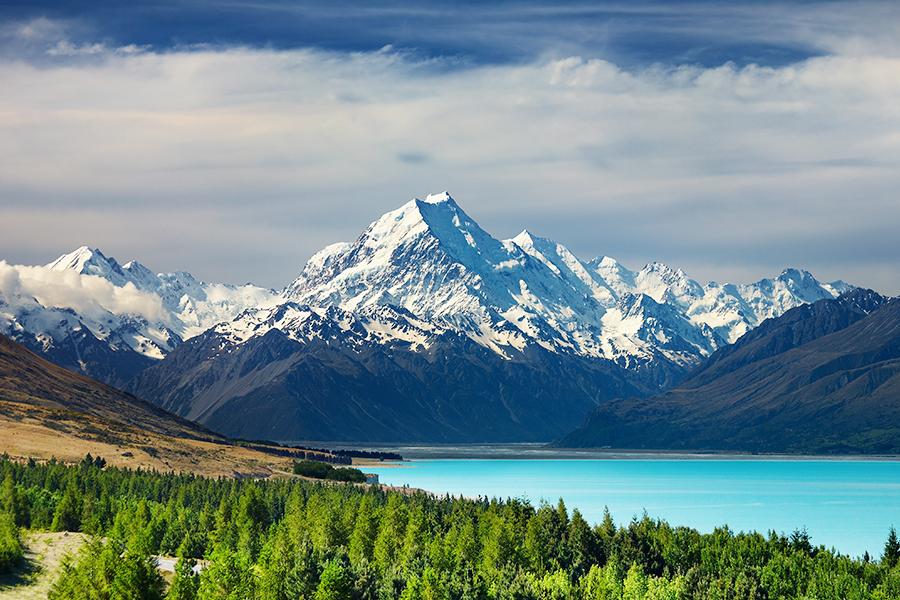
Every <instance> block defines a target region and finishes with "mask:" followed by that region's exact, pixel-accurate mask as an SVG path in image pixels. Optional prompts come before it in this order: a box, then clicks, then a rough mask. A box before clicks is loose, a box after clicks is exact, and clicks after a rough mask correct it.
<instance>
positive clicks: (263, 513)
mask: <svg viewBox="0 0 900 600" xmlns="http://www.w3.org/2000/svg"><path fill="white" fill-rule="evenodd" d="M0 481H2V484H0V550H2V548H3V547H5V546H6V544H7V542H6V540H11V541H10V542H9V543H10V544H11V545H12V546H11V547H13V548H16V547H17V548H18V549H19V550H18V552H21V545H17V541H18V529H17V527H16V523H17V522H22V523H30V525H31V527H33V528H43V529H65V530H68V529H81V530H83V531H88V532H90V533H92V534H95V535H96V537H95V538H94V539H93V541H91V542H90V543H88V544H87V545H86V546H85V547H84V549H82V551H81V552H79V554H78V555H77V556H74V557H70V558H68V559H67V560H66V561H65V563H64V566H63V568H62V570H61V573H60V576H59V578H58V579H57V581H56V582H55V583H54V585H53V588H52V591H51V595H50V597H51V598H54V599H62V598H67V599H68V598H72V599H75V600H80V599H86V598H91V599H95V598H96V599H103V600H105V599H114V598H115V599H125V598H161V597H162V595H163V587H164V586H163V582H162V580H161V579H160V577H159V574H158V573H157V570H156V568H155V565H154V561H153V559H152V558H151V557H152V556H154V555H160V554H165V555H171V554H176V555H177V556H179V557H180V560H179V562H178V564H177V567H176V574H175V576H174V578H173V580H172V583H171V585H170V587H169V590H168V593H167V598H169V599H170V600H195V599H197V600H254V599H259V600H295V599H297V598H304V599H308V600H311V599H331V598H340V599H347V600H393V599H397V598H404V599H419V598H422V599H428V600H457V599H459V600H461V599H464V598H465V599H471V600H543V599H584V600H626V599H628V600H687V599H697V600H775V599H796V600H801V599H804V600H805V599H813V598H815V599H817V600H831V599H834V600H838V599H840V600H857V599H860V600H861V599H871V600H887V599H889V598H890V599H897V598H900V557H898V554H900V549H898V543H897V536H896V534H895V533H893V532H892V533H891V534H889V536H888V541H887V543H886V545H885V552H884V557H883V559H882V560H881V561H880V562H871V561H866V560H854V559H851V558H848V557H846V556H842V555H839V554H835V553H834V552H832V551H829V550H826V549H825V548H822V547H816V546H814V545H813V543H812V540H810V538H809V536H808V535H807V534H806V533H805V532H804V531H802V530H798V531H796V532H794V533H793V534H791V535H788V536H784V535H777V534H774V533H771V534H769V535H768V536H764V535H760V534H757V533H750V534H743V533H741V534H735V533H733V532H732V531H730V530H729V529H728V528H720V529H717V530H715V531H713V532H712V533H707V534H703V533H700V532H698V531H695V530H693V529H689V528H685V527H672V526H670V525H668V524H667V523H665V522H662V521H659V520H654V519H652V518H650V517H649V516H646V515H644V516H643V517H641V518H636V519H633V520H632V521H631V522H630V523H628V524H626V525H625V526H617V525H616V524H615V523H614V522H613V520H612V517H611V516H609V514H608V513H607V514H606V515H605V516H604V518H603V520H602V521H601V522H600V523H599V524H597V525H594V526H592V525H591V524H589V523H588V522H587V521H585V519H584V518H583V517H582V516H581V515H580V514H579V513H578V512H577V511H574V512H572V513H570V512H569V511H568V510H567V509H566V507H565V505H564V504H562V503H559V504H557V505H556V506H552V505H541V506H538V507H534V506H532V505H530V504H529V503H527V502H523V501H520V500H507V501H499V500H489V499H485V498H478V499H466V498H449V497H443V498H441V497H436V496H432V495H429V494H425V493H421V492H408V493H399V492H392V491H386V490H384V489H382V488H378V487H374V486H368V487H362V486H354V485H331V484H323V483H316V482H309V481H304V480H299V479H273V480H266V481H254V480H232V479H208V478H202V477H196V476H191V475H175V474H159V473H154V472H148V471H140V470H137V471H132V470H124V469H116V468H112V467H108V466H106V465H105V464H103V463H102V461H98V460H97V459H96V458H93V457H92V458H91V460H89V461H88V460H87V459H86V460H85V461H84V462H82V463H81V464H79V465H78V466H76V467H66V466H63V465H60V464H57V463H55V462H52V461H51V462H50V463H48V464H44V465H38V464H36V463H31V464H28V465H23V464H19V463H14V462H11V461H8V460H0ZM13 555H15V552H14V553H13ZM18 556H21V554H18ZM194 564H198V565H200V567H202V572H201V573H200V575H199V576H197V575H194V574H193V572H192V567H193V565H194Z"/></svg>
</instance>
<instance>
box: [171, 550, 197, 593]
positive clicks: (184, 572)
mask: <svg viewBox="0 0 900 600" xmlns="http://www.w3.org/2000/svg"><path fill="white" fill-rule="evenodd" d="M196 564H197V561H195V560H194V559H192V558H179V559H178V562H177V563H175V577H174V578H173V579H172V585H171V586H169V591H168V593H167V594H166V600H196V598H197V590H198V588H199V587H200V578H199V577H198V576H197V574H196V573H194V567H195V566H196Z"/></svg>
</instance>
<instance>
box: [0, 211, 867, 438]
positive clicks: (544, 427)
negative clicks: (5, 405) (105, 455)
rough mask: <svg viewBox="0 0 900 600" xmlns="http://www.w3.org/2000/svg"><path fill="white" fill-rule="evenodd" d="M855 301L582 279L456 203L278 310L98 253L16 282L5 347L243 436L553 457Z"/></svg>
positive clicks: (400, 228)
mask: <svg viewBox="0 0 900 600" xmlns="http://www.w3.org/2000/svg"><path fill="white" fill-rule="evenodd" d="M95 288H96V290H95ZM73 289H74V290H76V291H77V294H75V293H74V292H73ZM850 289H852V286H850V285H848V284H846V283H844V282H840V281H837V282H832V283H822V282H819V281H817V280H816V279H815V278H814V277H813V276H812V275H811V274H809V273H807V272H805V271H801V270H797V269H786V270H785V271H783V272H782V273H781V274H779V275H777V276H776V277H773V278H771V279H763V280H760V281H757V282H755V283H750V284H743V285H736V284H718V283H715V282H710V283H707V284H705V285H703V284H700V283H699V282H697V281H695V280H693V279H691V278H689V277H688V276H687V275H686V274H685V273H684V272H683V271H681V270H680V269H672V268H670V267H668V266H666V265H664V264H661V263H650V264H648V265H646V266H645V267H643V268H642V269H640V270H638V271H632V270H629V269H627V268H626V267H625V266H623V265H621V264H620V263H619V262H617V261H616V260H614V259H612V258H609V257H598V258H596V259H594V260H590V261H583V260H580V259H578V258H577V257H576V256H575V255H574V254H573V253H572V252H570V251H569V250H568V249H567V248H566V247H565V246H563V245H561V244H559V243H556V242H553V241H551V240H548V239H544V238H540V237H538V236H535V235H533V234H531V233H530V232H528V231H523V232H522V233H521V234H519V235H518V236H516V237H514V238H512V239H508V240H498V239H496V238H494V237H493V236H491V235H490V234H489V233H487V232H486V231H485V230H483V229H482V228H481V227H480V226H479V225H478V224H477V223H476V222H475V221H474V220H473V219H472V218H471V217H470V216H469V215H467V214H466V213H465V212H464V211H463V210H462V208H461V207H460V206H459V205H458V204H457V203H456V201H455V200H454V199H453V198H452V197H451V196H450V195H449V194H447V193H441V194H434V195H430V196H427V197H426V198H425V199H414V200H412V201H410V202H408V203H406V204H404V205H403V206H401V207H400V208H398V209H396V210H394V211H391V212H388V213H387V214H385V215H383V216H382V217H380V218H379V219H377V220H376V221H374V222H373V223H372V224H370V225H369V226H368V227H367V228H366V229H365V230H364V231H363V232H362V234H361V235H360V236H359V237H358V238H357V239H356V240H355V241H353V242H352V243H338V244H333V245H330V246H328V247H326V248H324V249H323V250H321V251H320V252H318V253H316V254H315V255H314V256H313V257H312V258H311V259H310V260H309V261H308V262H307V263H306V265H305V266H304V267H303V269H302V270H301V272H300V274H299V276H298V277H297V278H296V279H295V280H294V281H293V282H291V283H290V284H288V285H287V286H286V287H285V288H284V289H282V290H281V291H279V292H275V291H272V290H266V289H263V288H259V287H256V286H251V285H245V286H230V285H224V284H207V283H202V282H199V281H198V280H196V279H195V278H193V277H192V276H190V275H189V274H187V273H173V274H160V275H155V274H153V273H152V272H151V271H150V270H149V269H147V268H146V267H143V266H142V265H140V264H139V263H136V262H135V261H131V262H129V263H126V264H125V265H119V264H118V263H117V262H116V261H115V260H114V259H112V258H108V257H106V256H104V255H103V254H102V253H101V252H100V251H99V250H92V249H90V248H81V249H79V250H77V251H76V252H74V253H72V254H69V255H65V256H63V257H60V258H59V259H58V260H56V261H54V262H53V263H50V264H49V265H46V266H45V267H11V266H9V265H5V263H0V332H5V333H7V334H8V335H10V336H11V337H13V338H15V339H17V340H19V341H21V342H22V343H24V344H26V345H27V346H29V347H30V348H32V349H35V350H36V351H39V352H41V353H43V354H44V355H45V356H47V357H48V358H49V359H51V360H53V361H54V362H57V363H58V364H61V365H63V366H66V367H68V368H73V369H76V370H80V371H81V372H84V373H87V374H90V375H92V376H95V377H97V378H99V379H102V380H104V381H106V382H109V383H112V384H114V385H117V386H120V387H123V386H124V387H126V388H127V389H128V390H130V391H132V392H134V393H136V394H137V395H139V396H141V397H144V398H147V399H149V400H151V401H153V402H155V403H157V404H158V405H160V406H162V407H164V408H166V409H167V410H171V411H173V412H175V413H176V414H179V415H181V416H185V417H188V418H191V419H194V420H196V421H198V422H200V423H203V424H205V425H207V426H209V427H211V428H213V429H215V430H217V431H220V432H222V433H225V434H228V435H236V436H242V437H260V438H268V439H310V438H312V439H333V440H339V439H344V440H346V439H353V440H372V441H447V442H451V441H520V440H547V439H550V438H553V437H558V436H560V435H562V434H564V433H565V432H566V431H568V430H571V429H572V428H574V427H576V426H577V425H578V424H579V423H581V422H582V420H583V419H584V417H585V415H587V414H588V413H589V412H590V411H591V410H592V409H593V408H594V407H595V406H596V405H597V404H598V403H601V402H604V401H606V400H610V399H613V398H618V397H623V396H634V397H640V396H646V395H652V394H654V393H657V392H658V391H659V390H661V389H665V388H668V387H671V386H673V385H676V384H677V383H678V382H680V381H681V379H682V378H683V377H684V376H685V374H686V373H688V372H689V371H690V370H691V369H693V368H695V367H697V366H698V365H700V364H702V363H703V361H704V360H706V358H707V357H709V356H710V355H712V354H713V353H715V352H716V351H717V350H719V349H722V348H725V347H727V346H728V345H729V344H732V343H734V342H735V341H736V340H738V339H739V338H740V337H741V336H743V335H744V334H746V333H747V332H748V331H751V330H752V329H754V328H755V327H757V326H759V325H760V323H763V322H764V321H765V320H766V319H769V318H772V317H777V316H779V315H781V314H783V313H784V312H785V311H788V310H790V309H792V308H795V307H798V306H801V305H804V304H808V303H812V302H816V301H819V300H822V299H833V298H836V297H837V296H839V295H840V294H841V293H843V292H846V291H848V290H850ZM61 290H62V292H65V293H62V292H61ZM73 294H74V296H75V299H74V300H73V299H71V298H70V297H69V296H70V295H73Z"/></svg>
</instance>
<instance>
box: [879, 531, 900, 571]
mask: <svg viewBox="0 0 900 600" xmlns="http://www.w3.org/2000/svg"><path fill="white" fill-rule="evenodd" d="M881 561H882V562H883V563H884V564H886V565H887V566H889V567H893V566H894V565H896V564H897V562H898V561H900V541H897V530H896V529H894V528H893V527H891V530H890V532H888V539H887V542H885V544H884V556H883V557H882V559H881Z"/></svg>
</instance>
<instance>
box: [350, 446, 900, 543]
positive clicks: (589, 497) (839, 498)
mask: <svg viewBox="0 0 900 600" xmlns="http://www.w3.org/2000/svg"><path fill="white" fill-rule="evenodd" d="M365 470H366V471H368V472H373V473H378V475H379V476H380V478H381V481H382V483H387V484H392V485H404V484H408V485H410V486H411V487H416V488H422V489H425V490H429V491H432V492H437V493H440V494H443V493H450V494H452V495H464V496H469V497H476V496H479V495H482V496H490V497H500V498H509V497H512V498H524V499H529V500H531V501H532V502H534V503H537V502H540V501H541V500H546V501H548V502H551V503H556V501H557V500H558V499H559V498H563V500H565V502H566V505H567V506H568V507H569V509H570V510H571V509H573V508H578V509H579V510H581V512H582V514H584V516H585V518H587V519H588V521H589V522H592V523H594V522H597V521H599V520H600V519H601V518H602V516H603V509H604V507H605V506H607V507H609V510H610V512H611V513H612V516H613V518H614V519H615V520H616V521H617V522H619V523H627V522H628V521H629V520H630V519H631V518H632V517H633V516H640V515H641V514H642V513H643V512H644V511H645V510H646V511H647V513H648V514H649V515H650V516H651V517H659V518H662V519H665V520H667V521H668V522H669V523H671V524H672V525H688V526H691V527H695V528H697V529H699V530H700V531H704V532H708V531H711V530H712V529H713V528H714V527H716V526H719V525H725V524H727V525H728V526H729V527H731V529H732V530H734V531H750V530H756V531H760V532H763V533H765V532H768V531H769V530H775V531H778V532H784V533H790V532H791V531H793V530H794V529H797V528H802V527H806V529H807V530H808V532H809V533H810V534H811V536H812V539H813V542H814V543H815V544H824V545H825V546H826V547H829V548H835V549H836V550H838V551H840V552H842V553H844V554H849V555H852V556H861V555H862V553H863V552H865V551H868V552H869V553H870V554H871V555H872V556H874V557H879V556H881V551H882V548H883V546H884V541H885V539H886V538H887V534H888V528H889V527H890V526H891V525H892V524H895V525H897V526H898V527H900V462H897V461H887V460H885V461H873V460H756V459H734V460H730V459H689V458H687V459H684V458H682V459H671V458H663V459H660V458H642V459H636V460H628V459H600V460H595V459H575V460H571V459H562V460H556V459H549V460H528V459H514V460H509V459H443V460H430V459H426V460H413V461H410V462H406V463H403V465H402V466H398V467H371V468H369V467H366V468H365Z"/></svg>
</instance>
